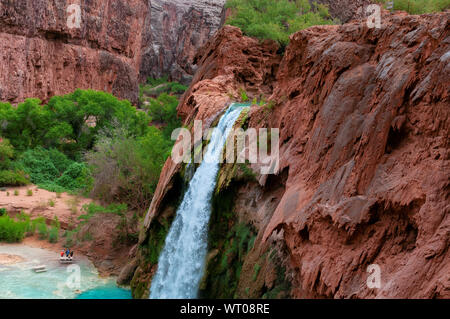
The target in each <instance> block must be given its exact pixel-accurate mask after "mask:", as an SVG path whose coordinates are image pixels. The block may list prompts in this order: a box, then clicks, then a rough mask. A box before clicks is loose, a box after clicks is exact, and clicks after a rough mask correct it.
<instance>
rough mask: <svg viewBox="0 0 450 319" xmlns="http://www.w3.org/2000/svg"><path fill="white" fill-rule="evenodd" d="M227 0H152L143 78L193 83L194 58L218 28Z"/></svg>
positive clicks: (145, 46) (144, 49)
mask: <svg viewBox="0 0 450 319" xmlns="http://www.w3.org/2000/svg"><path fill="white" fill-rule="evenodd" d="M225 1H226V0H195V1H189V0H149V1H148V6H149V10H150V13H149V15H148V16H147V17H146V19H145V25H144V31H143V32H144V35H143V36H144V38H143V42H142V61H141V65H140V77H141V80H142V81H144V80H145V79H146V78H147V77H153V78H159V77H161V76H163V75H169V76H170V78H171V79H173V80H176V81H180V82H181V83H184V84H188V83H190V81H191V79H192V76H193V75H194V73H195V66H194V65H193V58H194V56H195V53H196V51H197V49H198V48H199V47H201V46H202V45H204V44H205V42H206V41H207V40H208V39H209V38H210V37H211V36H212V35H213V34H214V33H215V32H216V31H217V30H218V29H219V27H220V26H221V23H222V14H223V8H224V5H225Z"/></svg>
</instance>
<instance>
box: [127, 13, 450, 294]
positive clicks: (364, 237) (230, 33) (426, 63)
mask: <svg viewBox="0 0 450 319" xmlns="http://www.w3.org/2000/svg"><path fill="white" fill-rule="evenodd" d="M449 17H450V14H449V13H440V14H433V15H423V16H410V15H406V14H403V13H399V14H396V15H385V16H383V24H382V28H381V29H369V28H368V27H367V26H366V24H364V23H358V22H354V23H349V24H345V25H342V26H320V27H312V28H309V29H307V30H304V31H300V32H298V33H296V34H294V35H292V37H291V42H290V45H289V46H288V48H287V51H286V52H285V54H284V56H283V57H282V59H281V57H280V56H278V55H277V54H276V46H275V45H274V44H273V43H269V42H266V43H263V44H260V43H258V42H257V41H256V40H253V39H250V38H247V37H243V36H242V33H241V32H240V31H239V30H238V29H236V28H233V27H225V28H223V29H222V30H221V31H220V32H219V33H218V34H217V35H216V36H215V37H214V38H213V39H211V40H210V41H209V42H208V43H207V45H206V46H205V47H204V48H203V49H202V50H200V51H199V54H198V55H197V61H198V62H199V65H200V68H199V71H198V72H197V74H196V76H195V78H194V83H193V85H192V86H191V88H190V90H189V91H188V93H187V94H186V95H185V98H184V101H183V103H182V104H181V105H180V107H179V113H180V115H182V116H183V118H184V119H185V122H186V124H189V123H191V122H192V120H193V119H194V118H197V119H203V120H207V123H211V122H212V120H213V119H214V118H216V117H217V116H218V115H219V114H220V112H222V111H223V110H224V109H225V108H226V107H227V105H228V103H229V102H230V101H231V100H233V99H236V98H238V96H239V94H238V90H239V89H240V88H243V89H245V90H246V91H247V92H249V95H250V96H251V97H258V96H260V95H265V96H270V100H271V101H273V103H274V107H273V108H272V109H270V108H269V109H268V108H263V107H258V106H253V107H252V109H251V112H250V114H249V118H250V120H249V126H252V127H256V128H258V127H274V128H280V171H279V174H278V176H268V177H267V176H266V177H264V176H259V177H258V180H259V183H255V182H245V183H238V184H233V187H235V188H236V193H235V194H236V196H234V211H235V212H236V213H237V214H238V216H239V219H240V220H247V222H249V223H251V224H252V225H253V226H254V227H256V229H257V231H258V236H257V239H256V242H255V245H254V248H253V249H252V250H251V251H250V253H249V255H248V256H247V257H246V259H245V261H244V262H243V265H242V271H241V276H240V279H239V283H238V287H237V291H236V296H241V297H249V296H250V297H261V295H262V294H263V293H264V291H266V292H267V291H268V290H269V289H272V288H273V282H274V276H276V275H275V274H274V267H273V266H271V265H270V263H268V262H265V263H264V262H263V263H261V261H262V260H263V259H264V258H265V260H268V258H266V257H264V256H266V255H267V254H265V252H267V251H269V250H271V249H275V250H276V251H278V252H279V253H280V254H281V255H282V257H283V260H282V264H283V267H285V269H286V279H287V280H288V281H289V282H290V287H291V288H290V289H289V295H290V296H292V297H296V298H302V297H313V298H316V297H327V298H376V297H378V298H380V297H403V298H432V297H441V298H443V297H447V298H448V297H450V290H449V289H450V268H449V260H450V253H449V250H448V246H449V240H450V214H449V210H450V196H449V195H450V192H449V190H450V184H449V180H450V178H449V177H450V169H449V168H450V166H449V164H450V162H449V160H450V154H449V139H448V137H449V136H450V132H449V130H450V123H449V112H450V109H449V105H450V104H449V90H448V88H449V84H450V34H449V32H448V30H449V29H450V28H449ZM280 60H281V62H280ZM252 168H253V169H254V171H255V172H256V171H257V166H256V165H253V167H252ZM180 169H181V167H180V166H175V165H174V164H173V163H172V161H171V160H170V159H169V160H168V161H167V163H166V165H165V167H164V169H163V172H162V174H161V179H160V182H159V185H158V188H157V190H156V194H155V197H154V199H153V202H152V205H151V207H150V210H149V213H148V215H147V218H146V226H147V227H148V229H150V230H151V228H152V221H153V220H155V219H156V218H161V216H164V215H167V214H168V205H167V203H168V202H169V201H170V200H171V198H173V196H174V194H175V193H176V192H175V193H174V191H173V190H174V189H175V186H174V185H176V183H177V182H176V180H175V178H174V176H176V175H177V172H179V171H180ZM221 174H222V173H221ZM220 180H221V179H220V178H219V181H220ZM219 187H220V185H219ZM219 191H220V190H219ZM219 196H220V192H219ZM172 213H173V211H172ZM145 236H146V234H145V232H144V233H143V234H142V235H141V244H142V242H143V241H144V240H145ZM277 247H278V248H277ZM216 253H217V252H216ZM143 254H144V253H143V252H139V253H138V255H137V260H138V261H139V263H138V265H139V266H138V267H137V271H136V272H135V276H134V280H133V282H134V283H135V286H134V288H133V289H135V291H138V288H139V289H141V290H139V291H140V292H142V287H146V288H145V289H147V288H148V285H149V283H150V278H151V274H152V271H154V267H148V265H147V264H146V262H145V261H144V258H143ZM256 262H259V265H262V268H261V271H260V272H259V275H258V276H256V277H255V276H254V275H253V274H254V271H253V270H254V265H255V264H256ZM371 264H376V265H378V266H379V267H380V270H381V288H379V289H378V288H376V289H370V288H369V287H368V286H367V285H366V280H367V276H368V273H367V267H368V266H369V265H371ZM252 276H253V278H252ZM136 287H137V288H136ZM135 295H136V296H142V295H140V294H139V293H137V294H135ZM144 295H145V293H144Z"/></svg>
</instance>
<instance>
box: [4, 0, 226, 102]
mask: <svg viewBox="0 0 450 319" xmlns="http://www.w3.org/2000/svg"><path fill="white" fill-rule="evenodd" d="M72 4H79V7H80V9H81V11H80V17H81V21H80V22H81V23H80V25H79V27H77V26H75V25H74V23H73V22H75V21H76V20H75V19H76V17H75V14H76V12H75V11H73V9H69V6H70V5H72ZM224 4H225V0H214V1H211V0H196V1H188V0H177V1H168V0H152V1H150V0H132V1H125V0H118V1H112V0H102V1H69V0H64V1H56V0H52V1H44V0H38V1H28V0H18V1H7V0H1V1H0V50H1V51H2V56H1V60H0V70H1V73H0V100H1V101H9V102H12V103H15V104H16V103H19V102H22V101H23V100H24V99H25V98H28V97H37V98H40V99H41V100H43V101H47V100H48V99H49V98H50V97H52V96H53V95H57V94H65V93H69V92H72V91H73V90H74V89H76V88H82V89H88V88H91V89H96V90H104V91H108V92H111V93H112V94H114V95H116V96H117V97H119V98H126V99H129V100H130V101H132V102H133V103H137V101H138V83H139V80H141V81H145V80H146V78H147V77H155V78H158V77H161V76H163V75H169V77H170V79H172V80H176V81H180V82H182V83H185V84H187V83H190V80H191V79H192V76H193V74H194V73H195V66H194V65H193V58H194V55H195V52H196V50H197V49H198V48H199V47H200V46H202V45H203V44H204V43H205V42H206V41H207V40H208V39H209V38H210V36H211V35H212V34H213V33H214V32H216V31H217V29H218V28H219V27H220V25H221V23H222V20H223V17H222V11H223V6H224ZM68 21H69V24H68ZM70 22H72V24H70ZM73 26H75V27H73Z"/></svg>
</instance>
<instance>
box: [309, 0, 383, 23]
mask: <svg viewBox="0 0 450 319" xmlns="http://www.w3.org/2000/svg"><path fill="white" fill-rule="evenodd" d="M310 2H311V3H314V2H316V3H320V4H324V5H326V6H327V7H328V12H329V13H330V15H331V16H332V17H333V18H337V19H339V21H341V22H342V23H346V22H349V21H350V20H352V19H359V18H363V17H365V16H366V14H365V9H366V8H367V6H368V5H370V4H372V3H375V2H376V1H372V0H310Z"/></svg>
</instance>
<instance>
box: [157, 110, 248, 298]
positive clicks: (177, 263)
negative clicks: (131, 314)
mask: <svg viewBox="0 0 450 319" xmlns="http://www.w3.org/2000/svg"><path fill="white" fill-rule="evenodd" d="M242 109H243V108H242V107H241V105H237V104H232V105H231V106H230V107H229V108H228V110H227V111H226V113H225V114H224V115H223V116H222V117H221V119H220V121H219V124H218V125H217V128H215V129H214V130H213V133H212V135H211V140H210V142H209V145H208V149H207V151H206V153H205V155H204V157H203V161H202V163H201V164H200V166H199V167H198V169H197V171H196V172H195V174H194V176H193V177H192V179H191V181H190V182H189V186H188V189H187V191H186V193H185V195H184V198H183V201H182V202H181V204H180V206H179V208H178V210H177V212H176V216H175V220H174V221H173V223H172V226H171V227H170V230H169V233H168V234H167V237H166V241H165V244H164V248H163V250H162V252H161V255H160V257H159V261H158V269H157V271H156V274H155V276H154V278H153V281H152V285H151V288H150V298H151V299H166V298H167V299H169V298H170V299H182V298H196V297H197V293H198V287H199V284H200V280H201V278H202V276H203V272H204V267H205V258H206V252H207V248H208V247H207V245H208V223H209V217H210V214H211V197H212V193H213V191H214V189H215V187H216V177H217V172H218V171H219V165H220V163H219V161H220V156H221V154H222V150H223V148H224V144H225V142H226V139H227V136H228V134H229V133H230V130H231V129H232V128H233V125H234V123H235V122H236V120H237V119H238V117H239V115H240V114H241V112H242Z"/></svg>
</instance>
